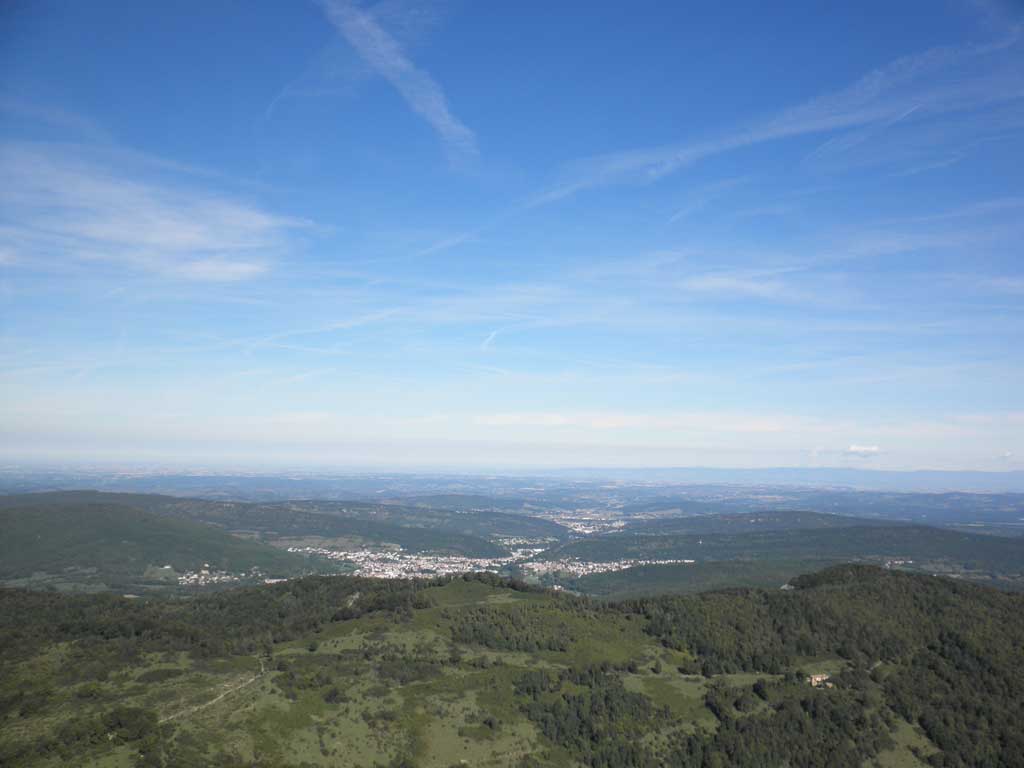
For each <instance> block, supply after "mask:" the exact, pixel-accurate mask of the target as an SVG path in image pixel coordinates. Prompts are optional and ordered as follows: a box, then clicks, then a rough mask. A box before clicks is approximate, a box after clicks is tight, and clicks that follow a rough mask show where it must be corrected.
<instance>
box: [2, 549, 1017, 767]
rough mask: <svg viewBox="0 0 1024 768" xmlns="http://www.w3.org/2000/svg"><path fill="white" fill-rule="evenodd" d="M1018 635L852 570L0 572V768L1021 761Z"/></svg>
mask: <svg viewBox="0 0 1024 768" xmlns="http://www.w3.org/2000/svg"><path fill="white" fill-rule="evenodd" d="M1022 639H1024V597H1022V596H1019V595H1014V594H1007V593H1003V592H999V591H996V590H989V589H984V588H979V587H974V586H970V585H965V584H960V583H957V582H954V581H951V580H947V579H941V578H934V577H926V576H918V575H911V574H902V573H896V572H891V571H884V570H880V569H875V568H869V567H861V566H839V567H836V568H833V569H830V570H827V571H825V572H822V573H820V574H816V575H810V576H803V577H799V578H797V579H795V580H794V581H793V588H792V589H789V590H778V589H774V590H766V591H760V590H751V591H730V592H712V593H702V594H698V595H692V596H683V597H665V598H656V599H644V600H631V601H625V602H619V603H598V602H593V601H591V600H588V599H584V598H579V597H572V596H566V595H558V594H552V593H546V592H542V591H538V590H535V589H530V588H527V587H526V586H525V585H522V584H517V583H511V582H507V581H502V580H500V579H496V578H494V577H491V576H486V575H481V576H466V577H458V578H454V579H453V578H444V579H437V580H434V581H431V582H424V581H419V582H414V581H399V580H392V581H380V580H372V579H358V578H351V577H311V578H306V579H301V580H296V581H291V582H287V583H282V584H276V585H272V586H266V587H258V588H244V589H236V590H231V591H226V592H221V593H218V594H215V595H209V596H205V597H202V596H201V597H196V598H194V599H191V600H186V601H181V600H165V599H153V600H145V601H138V600H136V601H132V600H125V599H123V598H118V597H114V596H110V595H96V596H85V595H83V596H66V595H56V594H45V593H38V592H27V591H22V590H2V591H0V649H2V651H3V653H2V656H0V679H2V681H3V683H2V688H0V718H2V719H0V724H2V729H0V733H2V735H0V764H4V765H26V766H32V765H39V766H55V765H62V764H67V762H68V761H69V760H74V761H75V762H76V764H80V765H103V766H106V765H110V766H113V765H132V764H135V765H146V766H187V765H207V764H209V765H222V766H241V765H261V766H310V765H325V766H326V765H342V766H365V767H366V768H369V766H373V765H389V766H423V768H427V767H428V766H439V767H442V768H447V766H451V765H454V764H462V761H465V763H464V764H469V765H494V766H498V765H513V766H565V765H577V766H593V767H594V768H598V767H602V768H604V767H607V768H612V767H613V766H651V767H652V768H653V766H661V765H679V766H702V767H703V766H708V767H710V766H725V765H729V766H752V767H753V766H765V765H789V766H794V768H797V767H806V768H811V767H812V766H814V767H816V766H822V765H830V766H831V765H839V766H850V767H851V768H854V767H857V768H859V767H860V766H864V765H878V766H892V767H895V766H913V765H928V764H930V765H934V766H1021V765H1024V733H1022V731H1021V729H1020V727H1019V724H1020V722H1022V719H1024V643H1022ZM811 673H816V674H821V675H823V676H824V677H822V678H816V679H815V680H816V684H812V683H811V682H809V680H808V675H809V674H811Z"/></svg>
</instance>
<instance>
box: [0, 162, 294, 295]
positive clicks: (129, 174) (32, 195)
mask: <svg viewBox="0 0 1024 768" xmlns="http://www.w3.org/2000/svg"><path fill="white" fill-rule="evenodd" d="M0 172H2V173H3V176H4V178H5V179H6V184H4V185H3V188H2V189H0V201H2V202H3V204H4V206H3V207H4V209H5V215H4V216H3V217H2V218H0V249H3V250H5V251H6V252H9V253H16V254H18V257H19V259H18V260H19V262H22V261H24V262H26V263H35V264H37V265H38V264H40V263H46V262H49V263H51V264H53V263H56V264H60V263H63V262H66V261H67V259H68V258H69V257H70V258H71V259H73V260H76V261H79V262H101V263H111V264H117V265H120V266H124V267H129V268H132V269H136V270H142V271H146V272H151V273H157V274H161V275H165V276H168V277H176V278H180V279H184V280H198V281H215V282H216V281H235V280H244V279H248V278H252V277H255V276H257V275H259V274H260V273H262V272H264V271H265V270H266V269H267V268H268V265H269V263H270V261H271V260H272V259H273V257H274V256H275V255H277V254H279V253H281V252H282V250H284V248H285V246H286V244H287V241H288V232H289V231H291V230H295V229H297V228H302V227H305V226H307V224H306V222H302V221H300V220H297V219H292V218H287V217H283V216H277V215H275V214H271V213H268V212H266V211H264V210H262V209H261V208H259V207H257V206H255V205H252V204H250V203H246V202H242V201H240V200H238V199H235V198H234V197H232V196H230V195H226V194H223V193H220V192H217V191H214V190H212V189H210V188H208V187H206V186H204V185H203V184H201V183H196V181H195V179H190V178H187V176H188V175H187V174H182V173H175V174H171V173H169V169H168V168H153V167H151V166H150V167H145V166H144V165H143V164H140V163H139V159H138V157H137V156H135V155H133V154H131V153H120V152H118V151H109V150H108V151H104V152H103V153H100V154H95V153H90V152H89V151H88V150H87V149H85V148H83V147H79V146H74V145H65V146H58V145H46V144H22V143H7V144H3V145H0ZM172 177H173V178H172ZM183 177H185V178H183Z"/></svg>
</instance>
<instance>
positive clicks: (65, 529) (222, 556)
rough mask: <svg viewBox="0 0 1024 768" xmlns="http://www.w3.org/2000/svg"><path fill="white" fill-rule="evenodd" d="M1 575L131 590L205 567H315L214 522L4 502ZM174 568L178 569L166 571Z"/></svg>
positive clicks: (0, 508) (117, 508)
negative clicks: (218, 525)
mask: <svg viewBox="0 0 1024 768" xmlns="http://www.w3.org/2000/svg"><path fill="white" fill-rule="evenodd" d="M0 530H2V531H3V536H2V537H0V578H2V579H4V580H5V581H7V582H12V581H15V583H17V581H16V580H19V579H21V580H24V579H28V580H30V581H31V582H34V583H35V584H36V585H37V586H46V585H54V586H61V587H72V586H86V587H112V588H125V587H134V586H139V585H145V584H150V585H153V584H166V583H168V581H169V580H170V583H175V580H174V573H181V572H185V571H195V570H198V569H201V568H202V567H203V566H204V565H205V564H209V565H210V566H211V567H212V568H214V569H217V570H221V571H230V572H234V573H241V572H248V571H250V570H251V569H253V568H256V569H258V570H259V571H260V572H261V574H263V575H265V576H287V575H296V574H299V573H302V572H304V571H307V572H308V562H307V560H306V559H305V558H303V557H299V556H297V555H292V554H289V553H288V552H284V551H282V550H280V549H275V548H274V547H271V546H268V545H266V544H261V543H259V542H254V541H245V540H243V539H239V538H237V537H235V536H232V535H230V534H229V533H226V532H225V531H223V530H221V529H219V528H216V527H214V526H211V525H204V524H201V523H195V522H192V521H188V520H173V519H168V518H164V517H160V516H158V515H154V514H152V513H150V512H146V511H144V510H141V509H137V508H134V507H131V506H127V505H122V504H111V503H103V502H99V503H88V502H64V503H60V502H55V501H49V502H48V501H46V500H37V499H31V498H29V499H27V500H26V499H25V498H22V499H11V498H9V497H8V498H6V499H4V503H3V504H2V505H0ZM166 565H170V566H171V569H163V570H162V571H160V572H157V570H155V569H161V568H162V567H163V566H166Z"/></svg>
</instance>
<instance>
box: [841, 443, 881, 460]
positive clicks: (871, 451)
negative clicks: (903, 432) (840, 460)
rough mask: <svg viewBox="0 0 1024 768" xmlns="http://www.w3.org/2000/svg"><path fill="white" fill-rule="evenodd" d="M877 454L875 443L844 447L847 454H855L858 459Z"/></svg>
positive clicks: (868, 457)
mask: <svg viewBox="0 0 1024 768" xmlns="http://www.w3.org/2000/svg"><path fill="white" fill-rule="evenodd" d="M878 454H879V448H878V446H877V445H856V444H854V445H851V446H850V447H849V448H847V449H846V455H847V456H856V457H857V458H858V459H870V458H872V457H874V456H877V455H878Z"/></svg>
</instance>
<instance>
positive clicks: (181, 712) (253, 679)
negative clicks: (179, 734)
mask: <svg viewBox="0 0 1024 768" xmlns="http://www.w3.org/2000/svg"><path fill="white" fill-rule="evenodd" d="M259 662H260V671H259V672H258V673H257V674H255V675H253V676H252V677H250V678H249V679H248V680H245V681H243V682H241V683H239V684H238V685H234V686H232V687H230V688H228V689H227V690H225V691H224V692H223V693H221V694H219V695H218V696H215V697H214V698H212V699H210V700H209V701H207V702H205V703H203V704H196V705H194V706H191V707H186V708H185V709H181V710H178V711H177V712H175V713H174V714H173V715H168V716H167V717H161V718H160V720H159V721H158V722H160V723H169V722H170V721H171V720H177V719H178V718H179V717H185V716H187V715H194V714H195V713H196V712H200V711H202V710H204V709H206V708H207V707H212V706H213V705H214V704H216V703H217V702H218V701H220V700H221V699H223V698H224V697H225V696H229V695H231V694H232V693H234V692H235V691H240V690H242V689H243V688H245V687H246V686H249V685H252V684H253V683H255V682H256V681H257V680H259V679H260V678H261V677H263V675H264V674H265V673H266V671H267V667H266V664H264V662H263V659H262V658H260V659H259Z"/></svg>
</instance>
